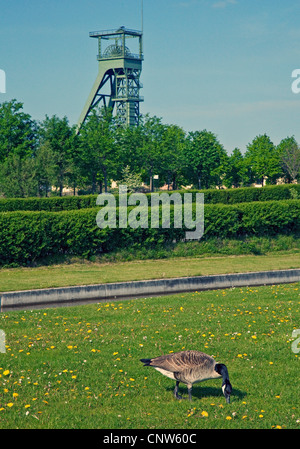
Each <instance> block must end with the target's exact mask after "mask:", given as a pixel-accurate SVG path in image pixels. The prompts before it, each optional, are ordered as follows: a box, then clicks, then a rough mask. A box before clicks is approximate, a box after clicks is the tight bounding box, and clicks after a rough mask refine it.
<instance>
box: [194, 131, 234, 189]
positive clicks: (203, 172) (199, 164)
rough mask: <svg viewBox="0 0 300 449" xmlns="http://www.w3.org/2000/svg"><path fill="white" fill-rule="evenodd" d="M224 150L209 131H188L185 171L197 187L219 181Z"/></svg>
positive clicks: (207, 186) (222, 172) (212, 184)
mask: <svg viewBox="0 0 300 449" xmlns="http://www.w3.org/2000/svg"><path fill="white" fill-rule="evenodd" d="M226 156H227V155H226V152H225V150H224V148H223V146H222V145H221V144H220V143H219V141H218V139H217V137H216V136H215V135H214V134H213V133H212V132H210V131H207V130H206V129H204V130H203V131H195V132H190V133H189V134H188V145H187V154H186V171H187V177H188V178H189V179H190V181H191V182H192V183H193V184H195V185H197V186H198V189H201V188H206V189H207V188H209V187H211V186H215V185H217V184H219V183H220V179H221V176H223V174H224V171H225V170H224V165H225V164H224V163H225V159H226Z"/></svg>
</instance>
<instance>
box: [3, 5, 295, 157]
mask: <svg viewBox="0 0 300 449" xmlns="http://www.w3.org/2000/svg"><path fill="white" fill-rule="evenodd" d="M143 7H144V58H145V59H144V62H143V71H142V76H141V81H142V83H143V85H144V87H143V89H142V91H141V95H143V96H144V99H145V101H144V102H143V103H142V104H141V112H142V113H147V112H148V113H150V115H157V116H158V117H161V118H162V120H163V122H164V123H167V124H177V125H179V126H181V127H183V129H184V130H185V131H195V130H202V129H207V130H209V131H212V132H213V133H215V134H216V135H217V137H218V139H219V140H220V142H221V143H222V144H223V145H224V147H225V149H226V150H227V151H228V153H231V151H232V150H233V149H234V148H235V147H239V148H240V149H241V150H242V151H243V152H244V151H245V149H246V146H247V144H248V143H249V142H251V141H252V140H253V138H254V137H255V136H257V135H259V134H264V133H266V134H268V135H269V136H270V138H271V140H272V141H273V142H274V143H275V144H278V143H279V142H280V140H281V139H282V138H285V137H287V136H291V135H294V136H295V138H296V139H297V141H298V142H299V143H300V127H299V115H300V93H299V94H295V93H293V92H292V89H291V85H292V82H293V78H292V71H293V70H294V69H298V68H300V27H299V19H300V2H297V1H295V0H276V1H275V0H143ZM122 25H124V26H125V27H127V28H133V29H140V28H141V0H9V1H7V0H0V69H2V70H4V71H5V73H6V93H5V94H3V93H0V102H1V103H2V102H4V101H8V100H10V99H12V98H16V99H17V100H19V101H21V102H23V103H24V111H25V112H28V113H29V114H31V116H32V117H33V118H34V119H37V120H42V119H44V117H45V115H46V114H47V115H49V116H52V115H53V114H56V115H58V116H59V117H63V116H67V117H68V118H69V121H70V123H71V124H75V123H76V122H77V119H78V118H79V115H80V113H81V110H82V108H83V106H84V103H85V101H86V99H87V96H88V94H89V92H90V89H91V87H92V85H93V83H94V80H95V78H96V75H97V72H98V62H97V60H96V54H97V44H96V40H95V39H91V38H89V32H90V31H95V30H106V29H114V28H119V27H120V26H122Z"/></svg>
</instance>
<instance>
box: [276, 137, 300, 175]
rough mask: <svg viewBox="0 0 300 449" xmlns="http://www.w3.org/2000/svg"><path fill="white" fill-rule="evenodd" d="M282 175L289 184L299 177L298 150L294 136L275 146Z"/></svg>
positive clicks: (299, 155)
mask: <svg viewBox="0 0 300 449" xmlns="http://www.w3.org/2000/svg"><path fill="white" fill-rule="evenodd" d="M277 149H278V152H279V157H280V163H281V166H282V169H283V171H284V175H285V176H286V178H287V179H288V181H289V182H291V181H296V180H297V179H298V178H299V176H300V148H299V146H298V144H297V142H296V139H295V137H294V136H292V137H286V138H285V139H282V141H281V142H280V144H279V145H278V146H277Z"/></svg>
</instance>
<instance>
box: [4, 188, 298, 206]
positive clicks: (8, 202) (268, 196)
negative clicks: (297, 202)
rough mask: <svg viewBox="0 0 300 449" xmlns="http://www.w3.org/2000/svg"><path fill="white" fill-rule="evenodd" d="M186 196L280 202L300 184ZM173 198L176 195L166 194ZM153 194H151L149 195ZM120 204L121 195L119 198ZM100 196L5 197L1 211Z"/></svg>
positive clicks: (294, 195) (80, 202)
mask: <svg viewBox="0 0 300 449" xmlns="http://www.w3.org/2000/svg"><path fill="white" fill-rule="evenodd" d="M177 192H179V193H180V194H181V195H183V194H184V193H189V192H190V193H193V195H195V194H196V193H197V192H202V193H204V202H205V204H217V203H221V204H238V203H245V202H253V201H280V200H288V199H300V184H283V185H276V186H266V187H263V188H257V187H243V188H238V189H226V190H218V189H208V190H178V191H177ZM159 193H163V192H159ZM166 193H169V194H170V195H171V194H172V193H174V192H172V191H169V192H166ZM149 195H151V194H150V193H147V196H149ZM115 198H116V202H117V204H118V195H115ZM96 199H97V195H83V196H64V197H50V198H4V199H3V198H1V199H0V212H9V211H17V210H24V211H25V210H30V211H43V210H44V211H49V212H50V211H51V212H58V211H63V210H76V209H87V208H92V207H95V206H96Z"/></svg>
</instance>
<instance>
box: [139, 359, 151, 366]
mask: <svg viewBox="0 0 300 449" xmlns="http://www.w3.org/2000/svg"><path fill="white" fill-rule="evenodd" d="M140 361H141V362H142V363H143V364H144V366H150V362H151V359H140Z"/></svg>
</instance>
